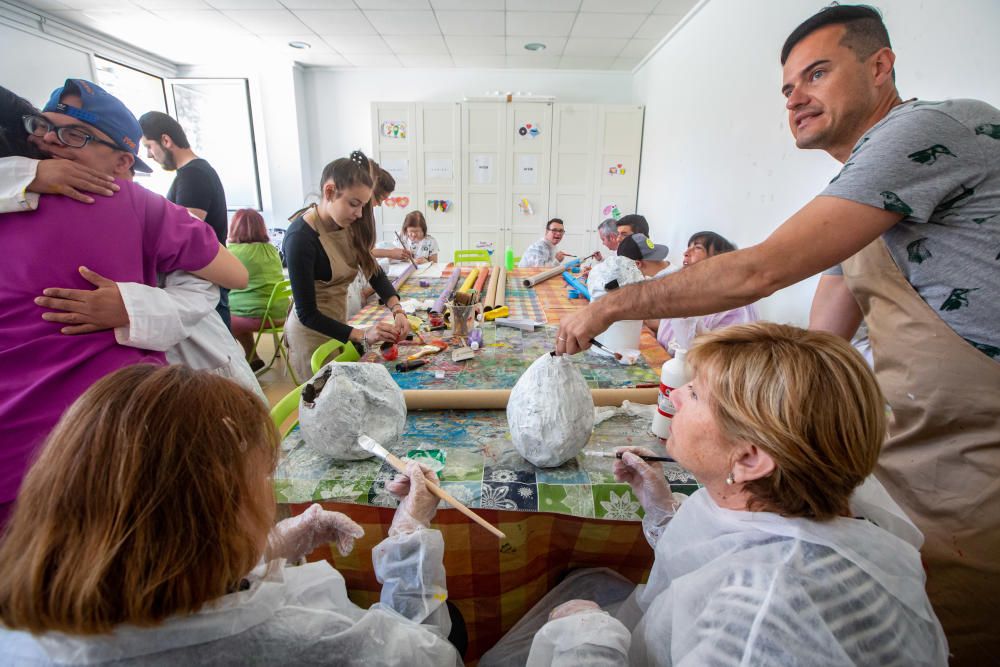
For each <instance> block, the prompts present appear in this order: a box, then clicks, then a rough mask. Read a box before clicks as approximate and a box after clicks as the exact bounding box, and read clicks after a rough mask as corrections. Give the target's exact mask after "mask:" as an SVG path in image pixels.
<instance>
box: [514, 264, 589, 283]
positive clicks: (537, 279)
mask: <svg viewBox="0 0 1000 667" xmlns="http://www.w3.org/2000/svg"><path fill="white" fill-rule="evenodd" d="M579 264H580V260H579V259H574V260H572V261H569V262H566V263H565V264H559V265H558V266H554V267H552V268H551V269H549V270H548V271H542V272H541V273H536V274H535V275H533V276H531V277H530V278H525V279H524V281H523V284H524V286H525V287H534V286H535V285H537V284H538V283H541V282H545V281H546V280H548V279H549V278H555V277H556V276H558V275H559V274H560V273H562V272H563V271H569V270H570V269H572V268H573V267H574V266H577V265H579Z"/></svg>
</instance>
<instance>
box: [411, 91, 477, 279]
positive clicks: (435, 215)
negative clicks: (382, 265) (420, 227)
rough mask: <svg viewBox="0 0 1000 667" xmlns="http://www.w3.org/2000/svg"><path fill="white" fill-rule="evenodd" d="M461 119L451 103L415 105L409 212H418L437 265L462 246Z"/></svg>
mask: <svg viewBox="0 0 1000 667" xmlns="http://www.w3.org/2000/svg"><path fill="white" fill-rule="evenodd" d="M460 122H461V115H460V113H459V106H458V104H455V103H443V104H418V105H417V126H418V128H419V131H420V132H419V142H418V148H417V160H418V164H419V177H420V187H419V189H418V192H419V193H420V201H419V202H413V203H412V204H411V209H414V210H421V211H423V213H424V217H425V218H426V220H427V233H428V234H430V235H431V236H433V237H434V238H435V239H437V242H438V245H439V246H440V252H439V253H438V261H442V262H450V261H451V260H452V258H453V257H454V253H455V250H458V249H460V248H463V247H465V246H463V245H462V205H461V197H460V194H461V174H462V168H461V167H462V160H461V152H460V150H459V148H460V145H461V144H460V142H461V139H462V133H461V128H460Z"/></svg>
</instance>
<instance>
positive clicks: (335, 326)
mask: <svg viewBox="0 0 1000 667" xmlns="http://www.w3.org/2000/svg"><path fill="white" fill-rule="evenodd" d="M282 251H283V252H284V254H285V261H286V262H287V264H288V278H289V280H291V282H292V298H293V299H294V300H295V314H296V315H297V316H298V318H299V321H300V322H302V324H304V325H305V326H307V327H309V328H310V329H314V330H316V331H318V332H320V333H321V334H323V335H324V336H329V337H330V338H336V339H337V340H339V341H342V342H347V341H348V340H349V339H350V336H351V330H352V329H353V327H351V326H349V325H348V324H347V323H346V322H339V321H337V320H335V319H333V318H332V317H327V316H326V315H324V314H323V313H321V312H320V310H319V308H318V307H317V306H316V285H315V282H314V281H316V280H331V279H332V278H333V271H332V270H331V269H330V258H329V256H328V255H327V254H326V251H325V250H323V245H322V244H321V243H320V242H319V233H318V232H317V231H316V230H315V229H313V228H312V227H310V226H309V225H308V224H306V222H305V220H303V219H302V216H299V217H297V218H296V219H295V220H294V221H293V222H292V224H291V225H290V226H289V227H288V230H287V231H286V232H285V239H284V241H283V242H282ZM368 282H369V284H371V286H372V288H374V290H375V292H376V293H377V294H378V295H379V298H380V300H381V302H382V303H385V302H386V301H387V300H389V299H390V298H391V297H394V296H399V295H398V294H396V289H395V288H394V287H393V286H392V282H390V281H389V278H388V276H386V275H385V271H383V270H382V269H381V268H379V270H378V273H376V274H375V275H374V276H373V277H372V279H371V280H369V281H368Z"/></svg>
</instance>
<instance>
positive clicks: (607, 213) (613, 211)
mask: <svg viewBox="0 0 1000 667" xmlns="http://www.w3.org/2000/svg"><path fill="white" fill-rule="evenodd" d="M601 213H602V214H603V215H604V217H605V218H607V217H611V218H613V219H614V220H618V219H619V218H621V217H622V212H621V211H620V210H618V204H608V205H607V206H605V207H604V210H602V211H601Z"/></svg>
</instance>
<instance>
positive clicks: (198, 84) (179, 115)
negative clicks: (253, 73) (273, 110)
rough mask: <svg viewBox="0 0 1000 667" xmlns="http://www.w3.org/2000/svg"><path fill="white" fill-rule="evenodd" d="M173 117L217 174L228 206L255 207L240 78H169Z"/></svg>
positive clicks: (253, 151) (246, 94)
mask: <svg viewBox="0 0 1000 667" xmlns="http://www.w3.org/2000/svg"><path fill="white" fill-rule="evenodd" d="M169 83H170V88H171V91H172V93H173V103H174V110H175V112H176V113H175V115H174V117H175V118H176V119H177V122H179V123H180V124H181V127H183V128H184V132H185V133H186V134H187V138H188V141H190V142H191V148H192V149H193V150H194V152H195V153H197V154H198V156H199V157H203V158H205V159H206V160H208V161H209V162H210V163H211V164H212V166H213V167H214V168H215V170H216V171H217V172H219V178H221V179H222V185H223V187H224V188H225V189H226V204H227V206H228V207H229V210H231V211H234V210H236V209H239V208H253V209H257V210H258V211H259V210H261V202H260V177H259V175H258V171H257V147H256V143H255V141H254V134H253V123H252V121H251V116H250V88H249V85H248V83H247V80H246V79H171V80H170V81H169Z"/></svg>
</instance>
